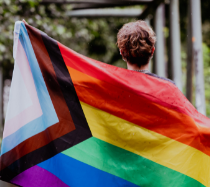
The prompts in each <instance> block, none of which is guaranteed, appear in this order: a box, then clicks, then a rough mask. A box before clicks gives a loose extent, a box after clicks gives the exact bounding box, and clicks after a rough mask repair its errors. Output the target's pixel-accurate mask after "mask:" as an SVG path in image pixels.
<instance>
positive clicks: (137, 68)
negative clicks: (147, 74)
mask: <svg viewBox="0 0 210 187" xmlns="http://www.w3.org/2000/svg"><path fill="white" fill-rule="evenodd" d="M127 69H129V70H133V71H135V70H149V63H147V64H146V65H143V66H141V67H138V66H137V65H136V64H130V63H129V62H127Z"/></svg>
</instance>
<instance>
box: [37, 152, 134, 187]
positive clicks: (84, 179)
mask: <svg viewBox="0 0 210 187" xmlns="http://www.w3.org/2000/svg"><path fill="white" fill-rule="evenodd" d="M38 166H39V167H42V168H44V169H45V170H47V171H49V172H51V173H53V174H54V175H55V176H57V177H58V178H59V179H60V180H62V181H63V182H64V183H66V184H67V185H69V186H71V187H84V186H85V187H99V186H100V187H117V186H118V187H137V185H136V184H133V183H131V182H129V181H126V180H124V179H122V178H120V177H117V176H115V175H112V174H110V173H107V172H104V171H102V170H100V169H97V168H94V167H92V166H90V165H88V164H85V163H83V162H80V161H78V160H76V159H74V158H71V157H69V156H66V155H64V154H62V153H59V154H57V155H56V156H54V157H52V158H50V159H48V160H46V161H44V162H42V163H40V164H38Z"/></svg>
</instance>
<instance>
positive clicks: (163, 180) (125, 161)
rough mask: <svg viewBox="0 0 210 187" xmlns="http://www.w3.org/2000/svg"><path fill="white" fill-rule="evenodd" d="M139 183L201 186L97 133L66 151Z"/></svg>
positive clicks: (66, 153)
mask: <svg viewBox="0 0 210 187" xmlns="http://www.w3.org/2000/svg"><path fill="white" fill-rule="evenodd" d="M62 153H63V154H65V155H67V156H70V157H72V158H75V159H77V160H79V161H81V162H84V163H86V164H88V165H91V166H93V167H95V168H98V169H100V170H103V171H105V172H108V173H110V174H113V175H115V176H118V177H120V178H123V179H125V180H127V181H130V182H132V183H134V184H137V185H139V186H148V187H152V186H154V187H157V186H161V187H164V186H166V187H169V186H171V187H184V186H188V187H200V186H203V185H202V184H201V183H199V182H198V181H196V180H194V179H192V178H190V177H188V176H186V175H184V174H182V173H179V172H177V171H174V170H172V169H169V168H167V167H165V166H162V165H160V164H157V163H155V162H153V161H151V160H148V159H146V158H144V157H141V156H139V155H137V154H134V153H132V152H129V151H126V150H124V149H121V148H119V147H116V146H114V145H112V144H109V143H106V142H104V141H102V140H100V139H97V138H95V137H92V138H89V139H88V140H85V141H83V142H81V143H80V144H78V145H76V146H74V147H71V148H69V149H67V150H65V151H63V152H62Z"/></svg>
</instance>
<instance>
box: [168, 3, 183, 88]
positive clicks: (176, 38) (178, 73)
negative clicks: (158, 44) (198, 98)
mask: <svg viewBox="0 0 210 187" xmlns="http://www.w3.org/2000/svg"><path fill="white" fill-rule="evenodd" d="M180 51H181V44H180V26H179V0H171V1H170V60H171V64H172V76H173V80H174V82H175V84H176V86H177V87H178V88H179V89H180V90H181V91H182V65H181V52H180Z"/></svg>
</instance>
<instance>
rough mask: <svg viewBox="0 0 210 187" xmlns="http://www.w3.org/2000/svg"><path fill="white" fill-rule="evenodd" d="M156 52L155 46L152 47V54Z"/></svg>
mask: <svg viewBox="0 0 210 187" xmlns="http://www.w3.org/2000/svg"><path fill="white" fill-rule="evenodd" d="M154 52H155V47H153V48H152V55H153V54H154Z"/></svg>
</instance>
